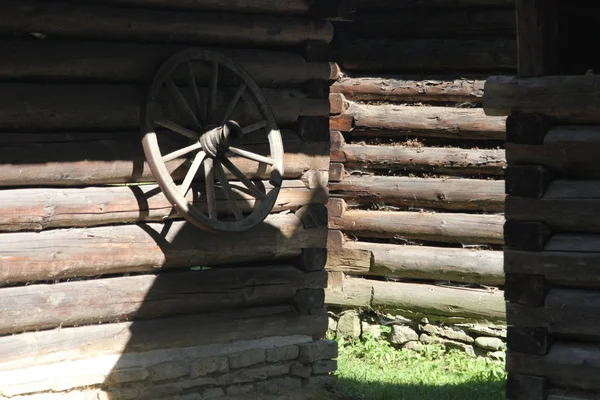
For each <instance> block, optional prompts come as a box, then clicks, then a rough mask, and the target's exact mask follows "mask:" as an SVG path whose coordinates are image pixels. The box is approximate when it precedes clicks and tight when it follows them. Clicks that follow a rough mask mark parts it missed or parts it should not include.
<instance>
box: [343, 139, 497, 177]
mask: <svg viewBox="0 0 600 400" xmlns="http://www.w3.org/2000/svg"><path fill="white" fill-rule="evenodd" d="M331 160H332V161H338V162H343V163H345V164H346V166H348V167H356V168H361V169H367V170H386V171H416V172H431V173H440V174H448V175H503V174H504V169H505V167H506V160H505V156H504V150H500V149H498V150H480V149H476V150H468V149H459V148H443V147H409V146H371V145H360V144H345V145H344V146H343V147H342V148H341V149H340V151H337V152H334V153H333V154H332V156H331Z"/></svg>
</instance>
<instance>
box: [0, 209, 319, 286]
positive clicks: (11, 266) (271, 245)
mask: <svg viewBox="0 0 600 400" xmlns="http://www.w3.org/2000/svg"><path fill="white" fill-rule="evenodd" d="M224 238H226V239H227V240H224ZM326 243H327V227H325V226H323V227H315V228H310V229H307V228H304V227H303V225H302V222H301V221H300V220H299V219H298V218H297V217H296V216H295V215H292V214H288V215H271V216H269V217H267V219H266V220H265V221H264V222H263V223H261V224H259V225H258V226H257V227H256V228H254V229H252V230H250V231H247V232H244V233H240V234H231V233H228V234H227V235H225V236H223V235H218V234H217V235H216V234H214V233H209V232H205V231H202V230H199V229H198V228H195V227H193V226H192V225H190V224H187V223H185V222H167V223H165V224H158V223H149V224H136V225H120V226H107V227H96V228H87V229H83V228H82V229H56V230H49V231H43V232H19V233H4V234H1V235H0V261H1V262H2V265H3V266H4V267H3V268H1V269H0V283H1V284H7V283H15V282H27V281H40V280H51V279H64V278H71V277H81V276H96V275H104V274H114V273H123V272H141V271H158V270H160V269H163V268H165V269H169V268H189V267H194V266H209V265H219V264H230V263H238V262H250V261H256V262H258V261H274V260H281V259H289V258H293V257H296V256H298V255H300V253H301V249H303V248H313V247H316V248H324V247H326Z"/></svg>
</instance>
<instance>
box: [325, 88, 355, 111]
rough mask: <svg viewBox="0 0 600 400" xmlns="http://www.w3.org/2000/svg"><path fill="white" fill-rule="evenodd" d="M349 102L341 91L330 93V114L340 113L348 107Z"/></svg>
mask: <svg viewBox="0 0 600 400" xmlns="http://www.w3.org/2000/svg"><path fill="white" fill-rule="evenodd" d="M349 106H350V104H349V103H348V101H346V98H345V97H344V95H343V94H341V93H330V94H329V113H330V114H341V113H343V112H344V111H346V110H347V109H348V107H349Z"/></svg>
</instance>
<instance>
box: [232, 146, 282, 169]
mask: <svg viewBox="0 0 600 400" xmlns="http://www.w3.org/2000/svg"><path fill="white" fill-rule="evenodd" d="M229 151H230V152H232V153H233V154H237V155H238V156H241V157H244V158H247V159H248V160H252V161H256V162H259V163H265V164H268V165H273V164H275V160H273V159H272V158H269V157H265V156H261V155H260V154H256V153H253V152H251V151H247V150H242V149H238V148H237V147H229Z"/></svg>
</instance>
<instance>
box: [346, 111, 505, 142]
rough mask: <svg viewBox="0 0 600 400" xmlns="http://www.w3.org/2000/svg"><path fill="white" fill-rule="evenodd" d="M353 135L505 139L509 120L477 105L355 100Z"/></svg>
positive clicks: (352, 113)
mask: <svg viewBox="0 0 600 400" xmlns="http://www.w3.org/2000/svg"><path fill="white" fill-rule="evenodd" d="M346 114H348V115H351V116H352V117H353V118H354V130H353V131H352V134H353V135H367V136H405V135H416V136H426V137H442V138H450V139H477V140H504V136H505V131H506V126H505V125H506V119H505V118H504V117H493V118H492V117H488V116H486V115H485V114H484V112H483V110H481V109H477V108H451V107H410V106H401V105H364V104H357V103H352V104H351V105H350V108H349V109H348V111H346Z"/></svg>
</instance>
